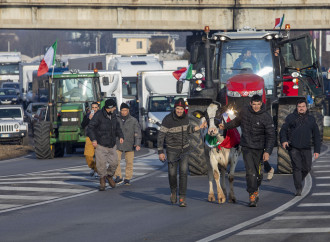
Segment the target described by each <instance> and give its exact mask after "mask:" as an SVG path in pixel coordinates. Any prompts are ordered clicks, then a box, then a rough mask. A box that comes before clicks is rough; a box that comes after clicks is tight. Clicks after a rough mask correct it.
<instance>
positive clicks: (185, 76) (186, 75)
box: [172, 64, 193, 81]
mask: <svg viewBox="0 0 330 242" xmlns="http://www.w3.org/2000/svg"><path fill="white" fill-rule="evenodd" d="M192 68H193V66H192V64H190V65H189V66H188V69H187V68H185V67H184V68H181V69H180V70H177V71H174V72H173V73H172V74H173V76H174V77H175V79H177V80H178V81H184V80H189V79H191V78H192Z"/></svg>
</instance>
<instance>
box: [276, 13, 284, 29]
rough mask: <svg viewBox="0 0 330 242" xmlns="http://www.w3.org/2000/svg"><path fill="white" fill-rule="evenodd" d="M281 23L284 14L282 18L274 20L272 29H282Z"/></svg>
mask: <svg viewBox="0 0 330 242" xmlns="http://www.w3.org/2000/svg"><path fill="white" fill-rule="evenodd" d="M283 22H284V14H283V17H282V18H276V19H275V26H274V29H275V28H277V27H280V28H282V25H283Z"/></svg>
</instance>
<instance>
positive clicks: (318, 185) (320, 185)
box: [316, 183, 330, 187]
mask: <svg viewBox="0 0 330 242" xmlns="http://www.w3.org/2000/svg"><path fill="white" fill-rule="evenodd" d="M316 186H317V187H329V186H330V184H329V183H321V184H316Z"/></svg>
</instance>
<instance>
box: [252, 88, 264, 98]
mask: <svg viewBox="0 0 330 242" xmlns="http://www.w3.org/2000/svg"><path fill="white" fill-rule="evenodd" d="M256 94H257V95H259V96H262V94H263V89H262V88H261V89H260V90H257V91H251V92H250V93H249V97H252V96H253V95H256Z"/></svg>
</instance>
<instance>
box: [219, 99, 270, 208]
mask: <svg viewBox="0 0 330 242" xmlns="http://www.w3.org/2000/svg"><path fill="white" fill-rule="evenodd" d="M238 126H241V129H242V137H241V143H240V145H241V146H242V153H243V160H244V164H245V170H246V184H247V189H246V190H247V191H248V193H249V200H250V202H249V206H250V207H256V206H257V202H258V200H259V186H260V185H261V180H262V169H261V167H262V163H261V162H262V161H268V160H269V156H270V155H271V153H272V151H273V147H274V144H275V129H274V124H273V119H272V117H271V116H270V114H269V113H267V111H266V107H265V105H264V104H263V103H262V98H261V96H259V95H254V96H252V98H251V102H250V105H249V106H247V107H246V108H243V109H242V111H241V112H240V113H239V114H238V116H237V117H236V118H234V119H233V120H232V121H229V122H228V123H225V124H220V125H219V127H220V129H232V128H235V127H238Z"/></svg>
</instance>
